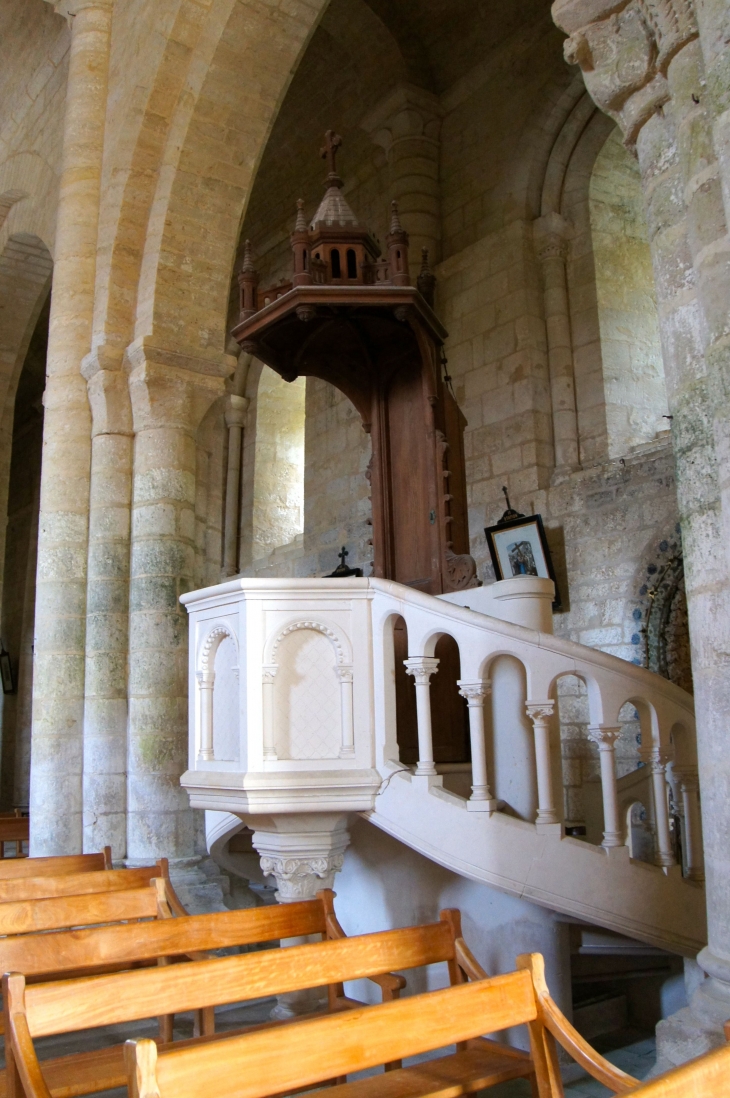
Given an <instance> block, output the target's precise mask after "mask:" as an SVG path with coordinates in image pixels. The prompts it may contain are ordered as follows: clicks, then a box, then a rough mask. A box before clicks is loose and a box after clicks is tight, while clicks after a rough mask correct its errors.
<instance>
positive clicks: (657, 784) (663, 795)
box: [649, 750, 677, 866]
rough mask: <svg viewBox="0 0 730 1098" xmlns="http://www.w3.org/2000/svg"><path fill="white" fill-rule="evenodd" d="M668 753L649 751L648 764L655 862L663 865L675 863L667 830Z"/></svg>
mask: <svg viewBox="0 0 730 1098" xmlns="http://www.w3.org/2000/svg"><path fill="white" fill-rule="evenodd" d="M668 761H669V757H668V755H667V754H666V753H665V752H664V751H660V750H654V751H652V753H651V757H650V761H649V766H650V767H651V785H652V792H653V794H654V824H655V826H656V844H657V864H658V865H663V866H670V865H676V864H677V862H676V859H675V857H674V851H673V850H672V839H671V835H670V832H669V805H668V804H667V774H666V770H667V762H668Z"/></svg>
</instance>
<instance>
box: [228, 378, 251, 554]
mask: <svg viewBox="0 0 730 1098" xmlns="http://www.w3.org/2000/svg"><path fill="white" fill-rule="evenodd" d="M249 403H250V401H249V400H248V398H247V397H243V396H236V394H235V393H230V394H229V395H228V397H227V398H226V427H227V428H228V467H227V469H226V527H225V531H224V540H223V572H224V574H225V575H226V576H235V574H236V572H237V571H238V526H239V522H240V518H241V450H242V447H243V425H244V423H245V420H246V411H247V409H248V406H249Z"/></svg>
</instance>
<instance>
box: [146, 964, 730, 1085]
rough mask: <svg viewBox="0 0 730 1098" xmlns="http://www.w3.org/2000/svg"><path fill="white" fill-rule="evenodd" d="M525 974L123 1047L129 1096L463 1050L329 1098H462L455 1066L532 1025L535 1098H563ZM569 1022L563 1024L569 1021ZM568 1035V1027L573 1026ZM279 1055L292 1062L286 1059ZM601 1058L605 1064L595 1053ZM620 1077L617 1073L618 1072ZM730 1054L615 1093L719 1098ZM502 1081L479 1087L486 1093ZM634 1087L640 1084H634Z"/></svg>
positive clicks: (298, 1079) (299, 1080)
mask: <svg viewBox="0 0 730 1098" xmlns="http://www.w3.org/2000/svg"><path fill="white" fill-rule="evenodd" d="M519 960H520V961H521V963H522V966H523V967H522V968H521V969H518V971H517V972H512V973H509V974H508V975H506V976H495V977H492V978H491V979H483V980H478V981H476V982H474V983H470V984H466V985H462V986H460V987H450V988H447V989H446V990H445V991H433V992H430V993H429V994H426V995H417V996H414V997H413V998H411V999H402V1000H400V1001H396V1002H391V1003H384V1004H383V1005H382V1006H374V1007H365V1008H363V1009H361V1010H358V1011H356V1012H355V1013H353V1014H350V1015H348V1016H346V1017H343V1016H340V1017H332V1018H316V1019H313V1020H311V1021H309V1020H307V1021H304V1022H302V1023H301V1024H300V1025H298V1026H294V1027H291V1029H290V1031H289V1032H287V1034H286V1039H285V1043H284V1041H282V1040H281V1037H282V1035H281V1034H277V1033H272V1032H263V1033H251V1034H247V1035H244V1036H240V1037H236V1038H233V1039H232V1040H230V1041H227V1042H224V1041H214V1042H210V1043H207V1044H203V1045H200V1044H199V1045H198V1046H194V1047H188V1048H180V1049H175V1048H163V1049H158V1048H157V1045H156V1044H155V1042H154V1041H149V1040H140V1041H130V1042H128V1044H127V1048H126V1050H125V1051H126V1058H127V1067H128V1078H129V1084H128V1085H129V1094H130V1096H131V1098H200V1095H202V1094H210V1095H215V1098H265V1096H267V1095H272V1094H280V1093H282V1092H283V1093H290V1092H291V1091H293V1090H295V1089H297V1088H299V1087H304V1086H314V1085H316V1084H318V1083H322V1082H323V1081H324V1080H326V1079H328V1078H330V1077H331V1076H332V1074H333V1073H337V1074H338V1075H346V1074H347V1073H348V1072H353V1071H361V1070H363V1069H365V1068H370V1067H373V1066H375V1065H376V1064H378V1063H380V1062H382V1061H383V1060H384V1059H388V1058H392V1057H406V1056H416V1055H419V1054H421V1053H423V1052H427V1051H430V1050H432V1049H434V1048H444V1047H446V1046H448V1045H451V1044H456V1045H457V1046H458V1045H459V1044H461V1043H465V1044H466V1046H467V1048H466V1051H465V1052H457V1053H456V1054H455V1055H453V1056H444V1057H443V1058H441V1059H440V1060H430V1061H428V1062H427V1063H423V1064H418V1065H416V1066H415V1067H409V1068H402V1069H401V1070H400V1071H397V1072H392V1073H391V1074H389V1075H386V1076H382V1075H376V1076H373V1077H371V1078H368V1079H360V1080H357V1081H355V1082H352V1083H345V1084H343V1085H340V1086H335V1087H333V1088H332V1089H329V1090H328V1091H327V1098H375V1096H377V1098H406V1096H408V1098H415V1096H416V1095H422V1096H424V1098H425V1096H426V1095H436V1094H438V1095H449V1096H455V1095H458V1094H461V1093H464V1090H463V1088H462V1087H461V1080H460V1075H459V1070H458V1068H457V1067H456V1062H457V1061H458V1059H459V1057H462V1058H464V1057H466V1056H468V1055H469V1054H470V1053H474V1052H475V1051H476V1050H477V1049H479V1048H480V1047H481V1046H488V1047H489V1046H490V1045H491V1042H487V1041H484V1039H483V1038H482V1037H481V1036H480V1035H481V1034H483V1033H494V1032H497V1031H499V1030H502V1029H507V1028H509V1027H511V1026H515V1025H521V1024H523V1023H527V1025H528V1027H529V1031H530V1046H531V1050H532V1056H533V1059H534V1064H535V1081H536V1093H537V1095H539V1098H563V1093H564V1092H563V1086H562V1082H561V1078H560V1072H559V1068H558V1061H557V1055H556V1046H555V1041H554V1039H553V1035H552V1033H551V1032H550V1031H549V1030H548V1029H547V1028H546V1027H545V1026H544V1025H543V1023H542V1020H541V1016H540V1008H539V995H538V993H537V988H536V986H535V984H534V983H533V979H532V978H531V976H532V975H534V974H535V973H536V972H537V973H539V972H541V971H542V957H541V955H540V954H532V955H531V956H523V957H521V958H520V959H519ZM563 1021H564V1022H566V1020H565V1019H564V1020H563ZM571 1028H572V1027H571ZM283 1048H285V1049H286V1055H285V1056H284V1055H282V1050H283ZM594 1057H595V1058H596V1060H598V1059H600V1058H598V1057H597V1054H594ZM613 1070H614V1071H615V1070H616V1069H613ZM728 1073H730V1047H728V1046H725V1047H723V1048H722V1049H719V1050H718V1051H716V1052H713V1053H710V1054H709V1055H708V1056H704V1057H701V1058H700V1059H699V1060H695V1061H693V1062H692V1063H691V1064H685V1065H684V1066H683V1067H680V1068H676V1069H675V1070H674V1071H671V1072H669V1073H667V1074H666V1075H664V1076H661V1077H659V1078H657V1079H654V1080H652V1081H651V1082H650V1083H646V1084H644V1085H640V1084H637V1085H636V1086H630V1087H629V1088H628V1089H627V1087H626V1086H625V1085H624V1082H625V1081H626V1080H629V1078H630V1077H629V1076H625V1077H624V1080H623V1081H622V1086H621V1091H619V1093H624V1094H634V1095H636V1096H637V1098H639V1096H641V1098H721V1096H723V1095H727V1094H728V1078H729V1074H728ZM497 1081H498V1080H497V1079H491V1078H489V1079H487V1078H484V1079H482V1080H481V1086H482V1087H484V1086H489V1085H493V1084H494V1083H495V1082H497ZM631 1082H632V1083H633V1084H636V1082H637V1081H636V1080H631Z"/></svg>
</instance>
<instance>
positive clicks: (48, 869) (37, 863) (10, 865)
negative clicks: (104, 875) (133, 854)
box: [0, 846, 112, 881]
mask: <svg viewBox="0 0 730 1098" xmlns="http://www.w3.org/2000/svg"><path fill="white" fill-rule="evenodd" d="M111 868H112V848H111V847H110V846H105V847H104V850H103V851H102V852H101V853H99V854H69V855H65V854H64V855H61V856H60V857H51V858H7V859H5V860H3V861H0V881H7V880H15V879H17V878H19V877H43V876H51V877H58V876H60V875H61V874H62V873H93V872H96V871H97V870H100V869H111Z"/></svg>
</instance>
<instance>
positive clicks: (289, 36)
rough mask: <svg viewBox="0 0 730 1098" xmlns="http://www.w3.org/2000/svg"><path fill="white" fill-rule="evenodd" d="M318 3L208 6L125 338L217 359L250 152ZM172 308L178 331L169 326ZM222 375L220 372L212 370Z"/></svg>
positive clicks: (260, 141) (268, 121)
mask: <svg viewBox="0 0 730 1098" xmlns="http://www.w3.org/2000/svg"><path fill="white" fill-rule="evenodd" d="M325 6H326V0H309V2H305V0H295V3H293V4H291V5H289V6H287V7H286V8H281V7H276V8H272V7H268V6H261V5H255V4H253V3H234V0H213V2H212V4H211V10H210V12H209V13H208V15H207V16H206V18H205V20H203V30H202V32H201V35H200V38H199V41H198V44H197V47H196V51H195V57H194V58H193V59H191V63H190V69H189V76H188V80H187V85H186V87H185V89H184V94H182V93H181V94H180V95H179V97H178V99H177V102H176V106H175V109H174V111H173V113H172V118H171V122H170V125H169V130H168V134H167V139H166V142H165V148H164V151H163V152H162V156H161V162H162V170H161V171H160V173H159V178H158V181H157V186H156V191H155V194H154V197H153V199H152V202H151V205H150V217H149V222H148V225H147V232H146V238H145V248H144V255H143V259H142V263H141V268H140V280H139V289H138V294H137V306H136V319H135V336H136V337H137V338H141V337H143V336H153V337H154V342H155V343H156V344H157V346H161V347H164V348H165V349H167V350H168V351H171V352H175V351H178V352H181V353H184V354H185V355H186V356H190V357H193V358H196V359H203V360H208V361H211V360H212V361H214V362H218V363H219V362H220V355H221V352H222V351H223V348H224V346H225V342H226V339H225V323H226V316H227V303H228V296H229V286H230V273H231V269H232V264H233V258H234V254H235V248H236V243H237V240H238V233H239V228H240V223H241V217H242V214H243V210H244V207H245V204H246V201H247V198H248V196H249V194H250V189H251V183H252V180H253V178H254V175H255V171H256V167H257V165H258V162H259V159H260V156H261V152H262V150H263V147H264V144H265V141H266V138H267V136H268V134H269V131H270V128H271V125H272V122H273V119H274V117H275V115H276V112H277V109H278V107H279V105H280V103H281V101H282V98H283V95H284V93H285V91H286V88H287V86H288V83H289V81H290V79H291V76H292V74H293V72H294V70H295V69H296V66H297V64H298V61H299V59H300V57H301V54H302V51H303V50H304V48H305V47H306V44H307V42H308V40H309V37H310V35H311V34H312V32H313V31H314V28H315V26H316V24H317V21H318V19H319V17H320V15H321V13H322V11H323V10H324V7H325ZM181 309H184V311H185V314H186V319H187V323H186V325H185V326H184V334H183V331H182V330H181V328H180V325H179V316H180V311H181ZM224 372H227V371H224Z"/></svg>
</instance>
